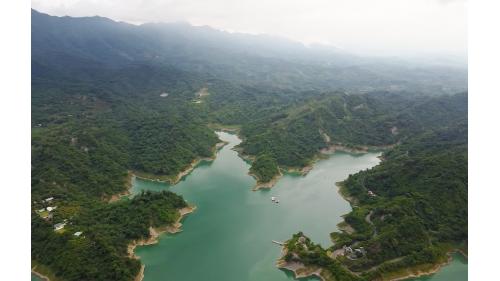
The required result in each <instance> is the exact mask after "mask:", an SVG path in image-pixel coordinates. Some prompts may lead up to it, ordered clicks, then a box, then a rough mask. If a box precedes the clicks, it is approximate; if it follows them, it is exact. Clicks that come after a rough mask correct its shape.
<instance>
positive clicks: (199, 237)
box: [32, 133, 467, 281]
mask: <svg viewBox="0 0 500 281" xmlns="http://www.w3.org/2000/svg"><path fill="white" fill-rule="evenodd" d="M219 137H220V138H221V139H223V140H225V141H228V142H229V144H228V145H227V146H225V147H224V148H223V149H222V150H220V151H219V153H218V155H217V158H216V160H215V161H214V162H210V163H201V164H200V165H199V166H197V167H196V169H195V170H194V171H193V172H192V173H191V174H190V175H188V176H187V177H186V178H185V179H184V180H182V181H181V182H179V183H178V184H177V185H175V186H168V185H167V184H164V183H159V182H152V181H144V180H140V179H134V182H133V193H137V192H140V190H157V191H158V190H165V189H169V190H171V191H173V192H176V193H178V194H181V195H182V196H184V198H185V199H186V200H187V201H188V203H190V204H194V205H196V206H197V210H196V211H195V212H194V213H192V214H190V215H188V216H187V217H186V218H185V219H184V220H183V227H182V229H183V232H181V233H178V234H175V235H163V236H161V238H160V241H159V243H158V244H155V245H150V246H142V247H138V248H137V249H136V254H137V255H138V256H140V257H141V262H142V263H144V264H145V265H146V269H145V276H144V281H163V280H169V281H199V280H210V281H211V280H214V281H215V280H217V281H224V280H231V281H235V280H238V281H245V280H249V281H250V280H252V281H266V280H273V281H280V280H293V277H292V275H291V273H290V272H287V271H282V270H279V269H277V268H276V267H275V262H276V260H277V258H278V257H279V255H280V247H279V246H278V245H276V244H273V243H272V242H271V240H278V241H285V240H287V239H288V238H290V237H291V235H292V234H293V233H296V232H298V231H303V232H304V233H305V234H306V235H308V236H309V237H311V238H312V239H313V241H316V242H319V243H321V244H322V245H324V246H328V245H330V244H331V242H330V239H329V233H330V232H332V231H333V230H335V229H336V225H337V223H339V222H340V221H341V220H342V218H341V215H343V214H346V213H348V212H349V211H350V209H351V208H350V206H349V204H348V203H347V202H346V201H345V200H344V199H343V198H342V197H341V196H340V195H339V194H338V189H337V187H336V186H335V182H337V181H341V180H343V179H345V178H346V177H347V176H348V175H349V174H353V173H356V172H357V171H360V170H363V169H367V168H370V167H372V166H374V165H376V164H377V163H378V162H379V160H378V158H377V156H378V155H379V154H378V153H368V154H364V155H361V156H354V155H351V154H347V153H340V152H339V153H335V154H334V155H333V156H332V157H330V158H328V159H326V160H322V161H319V162H318V163H317V164H316V165H315V166H314V169H313V170H312V171H311V172H310V173H309V174H308V175H307V176H305V177H301V176H293V175H286V176H284V177H283V178H282V179H281V180H280V181H279V182H278V183H277V185H276V186H275V187H273V188H272V189H271V190H261V191H252V190H251V189H252V187H253V185H254V184H255V180H254V179H253V178H252V177H251V176H249V175H248V169H249V167H250V166H249V165H248V164H247V163H246V162H245V161H243V160H242V159H241V158H239V157H238V155H237V153H236V152H235V151H233V150H231V148H232V147H233V146H234V145H236V144H238V143H239V142H240V140H239V139H238V138H237V137H236V136H234V135H231V134H227V133H220V134H219ZM271 196H276V197H278V198H279V200H280V203H279V204H275V203H272V202H271V199H270V198H271ZM32 280H40V279H38V278H37V277H36V276H34V275H32ZM303 280H316V279H313V278H310V279H303ZM412 280H414V281H415V280H418V281H424V280H425V281H455V280H456V281H465V280H467V263H466V260H465V259H464V258H463V257H462V256H460V255H454V259H453V261H452V263H451V264H450V265H448V266H446V267H444V268H443V269H442V270H441V271H439V272H438V273H436V274H435V275H432V276H430V277H422V278H416V279H412Z"/></svg>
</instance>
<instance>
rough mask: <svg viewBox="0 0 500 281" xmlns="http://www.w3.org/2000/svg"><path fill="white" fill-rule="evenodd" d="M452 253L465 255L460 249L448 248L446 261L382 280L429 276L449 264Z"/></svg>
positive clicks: (395, 280)
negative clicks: (425, 268)
mask: <svg viewBox="0 0 500 281" xmlns="http://www.w3.org/2000/svg"><path fill="white" fill-rule="evenodd" d="M453 253H459V254H460V255H462V256H464V257H466V255H464V253H463V252H462V251H461V250H460V249H452V250H449V251H448V252H447V253H446V256H447V259H446V261H444V262H440V263H436V264H433V265H431V268H430V269H428V270H418V269H417V271H416V272H409V273H407V274H405V275H402V276H399V277H391V278H390V279H385V278H384V280H388V281H402V280H407V279H410V278H418V277H422V276H429V275H433V274H436V273H437V272H439V271H440V270H441V269H442V268H443V267H445V266H447V265H449V264H450V263H451V262H452V261H453V257H452V254H453ZM429 265H430V264H429ZM412 270H414V268H411V267H409V268H406V269H404V271H412Z"/></svg>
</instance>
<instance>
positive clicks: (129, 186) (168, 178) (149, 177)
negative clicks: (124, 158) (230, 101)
mask: <svg viewBox="0 0 500 281" xmlns="http://www.w3.org/2000/svg"><path fill="white" fill-rule="evenodd" d="M227 144H228V142H226V141H220V142H218V143H216V144H215V145H214V146H213V148H212V156H211V157H197V158H195V159H193V161H191V163H190V164H189V165H188V166H187V167H186V168H184V170H182V171H180V172H179V173H178V174H177V175H176V176H175V177H174V178H172V177H171V176H166V175H154V174H149V173H146V172H140V171H128V174H127V180H126V183H125V186H126V187H127V189H126V190H125V191H122V192H120V193H117V194H114V195H112V196H111V197H110V198H109V199H108V203H113V202H116V201H119V200H120V199H122V198H123V197H126V196H130V195H132V188H133V184H132V180H133V179H134V178H139V179H143V180H149V181H157V182H164V183H168V184H170V185H175V184H177V183H178V182H179V181H181V180H182V178H183V177H185V176H187V175H189V174H190V173H191V172H192V171H193V170H194V169H195V168H196V166H198V165H199V164H200V163H201V162H203V161H206V162H212V161H214V160H215V158H216V157H217V152H218V151H219V150H221V149H222V148H223V147H224V146H226V145H227Z"/></svg>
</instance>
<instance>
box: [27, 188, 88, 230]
mask: <svg viewBox="0 0 500 281" xmlns="http://www.w3.org/2000/svg"><path fill="white" fill-rule="evenodd" d="M53 200H54V197H48V198H46V199H43V200H42V204H43V205H45V206H46V205H49V204H51V205H53V204H52V203H53ZM33 203H36V201H35V202H33ZM56 209H57V206H55V205H53V206H47V207H43V208H41V209H38V210H37V212H38V213H39V214H40V216H41V217H42V218H43V219H45V220H50V219H52V218H53V211H54V210H56ZM66 224H68V220H67V219H65V220H63V221H62V222H60V223H56V224H54V226H53V227H54V231H60V230H62V229H64V227H65V226H66ZM82 234H83V232H81V231H77V232H75V233H74V234H73V235H74V236H76V237H80V236H81V235H82Z"/></svg>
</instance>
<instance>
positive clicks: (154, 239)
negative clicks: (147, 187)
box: [127, 206, 196, 281]
mask: <svg viewBox="0 0 500 281" xmlns="http://www.w3.org/2000/svg"><path fill="white" fill-rule="evenodd" d="M195 210H196V206H188V207H184V208H182V209H179V218H177V220H176V221H175V222H174V223H173V224H171V225H167V226H165V227H159V228H154V227H150V228H149V237H148V238H146V239H140V240H135V241H132V242H131V243H129V245H128V248H127V253H128V256H129V257H130V258H134V259H137V260H140V257H139V256H137V255H136V254H135V248H136V247H137V246H146V245H153V244H156V243H158V241H159V238H160V236H161V235H162V234H163V233H170V234H175V233H178V232H181V231H182V229H181V227H182V223H181V221H182V219H183V218H184V217H185V216H186V215H188V214H190V213H192V212H194V211H195ZM144 269H145V266H144V264H142V263H141V270H140V271H139V273H138V275H137V276H136V278H135V279H134V281H142V279H143V278H144Z"/></svg>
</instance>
